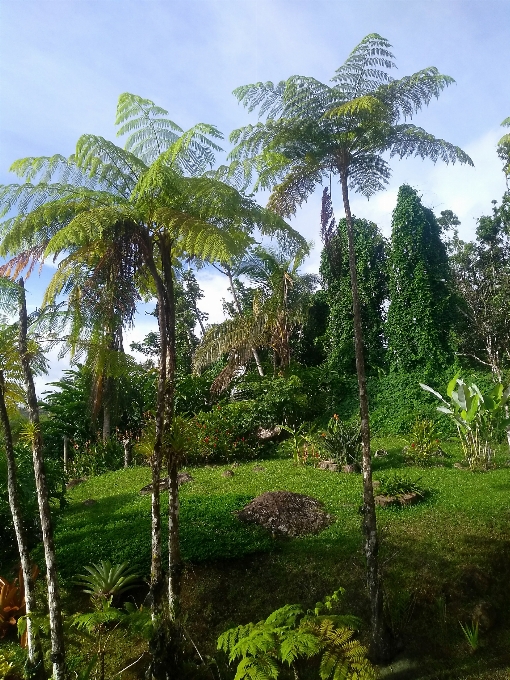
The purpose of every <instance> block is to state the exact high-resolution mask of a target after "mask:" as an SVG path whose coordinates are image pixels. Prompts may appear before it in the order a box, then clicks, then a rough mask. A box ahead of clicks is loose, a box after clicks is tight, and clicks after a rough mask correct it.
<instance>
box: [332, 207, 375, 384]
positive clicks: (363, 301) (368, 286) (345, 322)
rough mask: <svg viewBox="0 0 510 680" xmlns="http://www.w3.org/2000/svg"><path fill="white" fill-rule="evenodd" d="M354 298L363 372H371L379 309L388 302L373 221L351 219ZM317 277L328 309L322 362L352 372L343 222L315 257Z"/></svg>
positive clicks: (349, 307) (353, 355)
mask: <svg viewBox="0 0 510 680" xmlns="http://www.w3.org/2000/svg"><path fill="white" fill-rule="evenodd" d="M352 221H353V228H354V245H355V248H356V256H357V257H356V269H357V275H358V281H359V285H358V294H359V299H360V305H361V324H362V329H363V349H364V357H365V363H366V366H367V368H368V369H369V370H370V369H371V370H372V371H375V370H376V369H377V368H382V366H383V363H384V354H385V351H384V335H383V333H384V304H385V302H386V300H387V297H388V282H387V271H386V244H385V241H384V238H383V236H382V234H381V232H380V231H379V228H378V227H377V225H376V224H374V222H369V221H368V220H359V219H356V218H355V217H354V216H353V219H352ZM320 272H321V276H322V279H323V281H324V286H325V289H326V299H327V301H328V304H329V319H328V329H327V333H326V337H327V340H326V342H327V355H328V363H329V364H330V366H331V368H332V369H334V370H336V371H339V372H341V373H344V374H352V373H354V372H355V371H356V357H355V351H354V334H353V316H352V289H351V277H350V273H349V247H348V242H347V224H346V221H345V219H342V220H340V221H339V223H338V227H337V228H336V233H334V234H333V236H332V237H331V238H330V239H328V243H327V244H326V246H325V248H324V250H323V251H322V255H321V268H320Z"/></svg>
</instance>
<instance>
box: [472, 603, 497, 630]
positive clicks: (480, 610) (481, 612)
mask: <svg viewBox="0 0 510 680" xmlns="http://www.w3.org/2000/svg"><path fill="white" fill-rule="evenodd" d="M495 618H496V616H495V612H494V608H493V607H492V606H491V605H490V604H489V603H488V602H479V603H478V604H477V605H476V607H475V608H474V609H473V616H472V621H473V624H474V625H476V624H478V627H479V628H480V630H482V631H487V630H490V629H491V628H493V627H494V623H495Z"/></svg>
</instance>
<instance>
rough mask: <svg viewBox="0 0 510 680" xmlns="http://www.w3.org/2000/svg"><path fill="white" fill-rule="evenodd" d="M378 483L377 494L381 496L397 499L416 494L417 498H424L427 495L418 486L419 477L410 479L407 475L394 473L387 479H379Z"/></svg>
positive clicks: (424, 490)
mask: <svg viewBox="0 0 510 680" xmlns="http://www.w3.org/2000/svg"><path fill="white" fill-rule="evenodd" d="M379 481H380V486H379V488H378V490H377V492H378V493H379V494H381V495H382V496H394V497H395V498H398V497H399V496H404V495H406V494H409V493H417V494H418V495H419V496H422V497H424V496H425V495H426V493H427V491H426V489H424V488H423V487H422V486H420V484H418V482H419V481H420V477H418V478H417V479H412V478H411V477H409V476H408V475H400V474H398V473H394V474H393V475H390V476H388V477H381V479H380V480H379Z"/></svg>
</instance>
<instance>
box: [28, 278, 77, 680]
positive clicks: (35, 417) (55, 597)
mask: <svg viewBox="0 0 510 680" xmlns="http://www.w3.org/2000/svg"><path fill="white" fill-rule="evenodd" d="M19 283H20V306H19V307H20V309H19V352H20V360H21V365H22V368H23V375H24V378H25V385H26V391H27V406H28V414H29V418H30V423H31V424H32V427H33V432H32V437H33V439H32V457H33V462H34V474H35V486H36V490H37V502H38V505H39V516H40V518H41V529H42V537H43V546H44V557H45V562H46V582H47V586H48V607H49V611H50V636H51V660H52V663H53V678H54V680H64V679H65V675H66V666H65V648H64V627H63V621H62V607H61V604H60V591H59V587H58V577H57V563H56V559H55V543H54V540H53V527H52V524H51V512H50V503H49V495H48V487H47V484H46V476H45V470H44V460H43V447H42V438H41V429H40V423H39V407H38V404H37V397H36V394H35V387H34V378H33V375H32V369H31V367H30V355H29V352H28V343H27V329H28V319H27V306H26V299H25V287H24V284H23V279H20V281H19Z"/></svg>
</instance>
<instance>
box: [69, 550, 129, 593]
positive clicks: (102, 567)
mask: <svg viewBox="0 0 510 680" xmlns="http://www.w3.org/2000/svg"><path fill="white" fill-rule="evenodd" d="M84 569H85V570H86V571H87V572H88V574H86V575H85V574H78V576H77V577H76V578H75V583H76V584H77V585H79V586H82V589H83V592H84V593H88V594H89V595H90V596H91V597H92V599H93V600H96V601H101V600H108V601H109V602H112V601H113V600H115V599H118V598H119V597H120V596H121V595H123V594H124V593H126V592H127V591H128V590H132V589H133V588H137V587H138V585H139V581H140V577H139V576H138V574H133V573H132V570H131V568H130V567H129V566H128V564H127V563H126V562H124V563H122V564H114V565H112V564H111V562H109V561H108V560H103V561H102V562H99V564H92V565H89V566H85V567H84Z"/></svg>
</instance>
